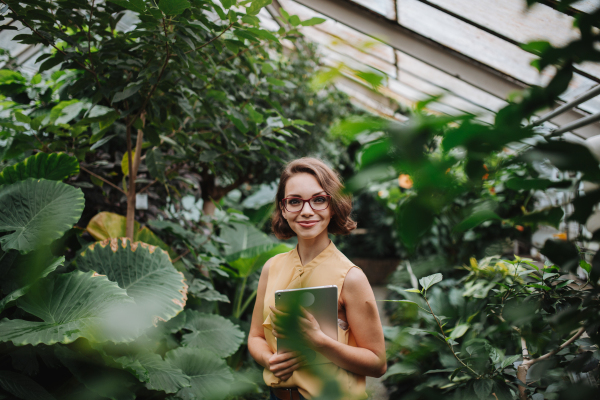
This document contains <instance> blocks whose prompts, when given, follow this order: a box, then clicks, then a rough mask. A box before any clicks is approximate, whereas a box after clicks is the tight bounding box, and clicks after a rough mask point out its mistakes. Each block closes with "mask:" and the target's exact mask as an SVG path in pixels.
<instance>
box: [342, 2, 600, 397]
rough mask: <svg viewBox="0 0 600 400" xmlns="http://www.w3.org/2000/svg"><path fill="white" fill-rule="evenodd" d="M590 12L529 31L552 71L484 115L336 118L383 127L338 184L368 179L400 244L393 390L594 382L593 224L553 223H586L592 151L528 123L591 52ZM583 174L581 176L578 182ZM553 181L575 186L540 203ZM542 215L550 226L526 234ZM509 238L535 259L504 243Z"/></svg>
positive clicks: (347, 128) (576, 391)
mask: <svg viewBox="0 0 600 400" xmlns="http://www.w3.org/2000/svg"><path fill="white" fill-rule="evenodd" d="M531 3H532V2H531ZM564 3H568V2H564ZM599 20H600V11H596V12H595V13H593V14H583V13H582V14H579V15H578V16H577V17H576V26H577V27H578V28H579V30H580V32H581V36H580V38H579V39H577V40H575V41H573V42H571V43H569V44H567V45H565V46H564V47H561V48H555V47H553V46H552V45H550V44H549V43H546V42H534V43H529V44H527V45H526V48H527V49H528V50H529V51H532V52H535V53H536V54H538V55H539V59H538V60H536V61H535V62H534V65H535V66H536V67H537V68H538V69H539V70H540V72H546V71H549V70H551V69H553V68H556V70H555V72H554V73H553V78H552V79H551V80H550V82H549V83H548V84H547V85H546V86H545V87H536V86H534V87H531V88H529V89H527V90H525V91H523V92H522V93H520V94H519V95H516V96H514V97H513V98H512V100H511V101H510V102H509V104H508V105H507V106H506V107H505V108H503V109H502V110H500V111H499V112H498V113H497V115H496V118H495V121H494V123H493V124H491V125H486V124H483V123H480V122H477V121H476V120H475V118H474V116H471V115H461V116H440V115H433V114H430V113H428V112H427V111H426V107H427V102H424V103H422V104H419V105H418V106H417V107H416V108H415V109H414V110H413V116H412V118H411V121H410V123H408V124H398V123H390V122H388V121H383V120H380V119H378V118H372V117H369V118H362V119H353V120H348V121H347V122H346V123H345V124H344V132H345V134H346V135H347V140H352V138H353V137H354V136H355V135H357V134H363V135H364V134H365V127H368V128H367V130H366V133H376V132H382V133H381V134H379V135H378V138H377V139H376V140H374V141H372V142H370V143H367V144H366V145H365V146H363V148H362V149H361V152H360V156H359V160H358V165H359V168H360V172H359V173H358V174H357V175H356V176H355V177H354V178H353V179H352V180H351V181H350V182H349V185H350V187H351V189H352V190H359V189H362V188H365V187H367V188H368V189H371V190H376V191H378V196H379V198H380V199H381V200H380V201H382V202H384V203H386V204H387V207H388V209H389V212H390V213H391V214H393V215H394V227H395V229H396V237H397V238H398V244H399V246H400V247H401V250H402V251H404V252H405V254H406V255H407V256H406V257H405V260H404V261H403V263H402V264H401V265H400V267H399V268H398V271H397V272H396V273H395V274H394V276H393V277H392V284H391V285H390V289H391V291H392V294H391V298H390V300H391V301H392V303H391V304H389V306H390V307H389V311H390V313H391V319H392V322H393V323H394V327H392V328H390V329H387V330H386V336H387V337H388V339H389V340H390V341H391V346H390V348H389V359H390V360H391V361H392V364H391V365H390V367H389V369H388V372H387V374H386V378H387V383H388V385H389V388H390V390H391V391H392V396H393V397H402V398H403V399H434V398H435V399H437V398H440V397H444V398H446V397H447V398H452V399H480V400H493V399H495V400H505V399H506V400H508V399H513V398H519V399H523V400H525V399H529V398H531V399H534V400H542V399H582V398H595V397H598V395H599V394H600V391H599V390H598V384H597V382H598V378H599V371H600V369H599V360H600V352H599V351H598V346H599V345H600V335H599V330H598V329H599V327H600V319H599V316H600V301H599V288H600V287H599V278H600V255H598V254H599V253H596V252H593V251H590V250H589V249H587V248H586V243H589V242H590V241H597V240H598V234H599V232H600V231H594V232H587V231H586V230H585V229H579V234H578V235H577V236H576V237H570V238H568V237H567V233H566V232H565V231H566V222H568V221H573V222H576V223H579V224H582V225H585V224H586V222H587V221H588V219H589V218H590V216H591V215H592V214H594V213H595V212H596V211H595V207H596V204H597V203H598V201H599V199H600V197H598V196H599V193H600V192H599V191H598V189H597V188H598V184H599V183H600V168H599V159H598V158H597V157H598V155H597V154H595V152H591V151H590V149H589V147H588V146H587V145H586V144H585V143H583V142H573V141H567V140H565V139H564V138H563V137H561V136H560V135H556V134H553V132H552V130H551V129H548V128H545V127H542V126H536V125H535V124H533V123H532V122H533V121H535V118H534V115H535V114H537V113H539V112H540V111H543V110H544V109H547V108H549V107H551V106H552V105H553V104H554V102H555V101H557V100H558V99H559V96H560V95H561V94H562V93H563V92H564V91H565V90H566V89H567V87H568V85H569V83H570V82H571V80H572V78H573V68H574V65H575V64H577V63H581V62H585V61H591V62H597V61H598V60H600V52H599V51H598V42H599V41H600V36H599V35H598V32H597V30H596V28H595V26H597V23H598V21H599ZM430 101H436V99H435V98H434V99H431V100H430ZM582 182H586V188H589V187H591V188H592V189H586V191H585V193H581V194H580V192H579V191H580V186H581V183H582ZM557 191H558V192H560V191H563V192H565V193H567V194H571V193H573V194H574V195H571V196H562V197H560V198H562V199H563V201H564V199H567V200H568V201H567V202H566V203H564V204H560V202H556V201H555V202H554V203H552V202H550V204H548V203H549V202H548V201H546V202H545V204H544V202H543V201H542V200H544V199H547V198H548V197H550V198H552V196H554V197H556V195H555V194H554V193H556V192H557ZM579 194H580V195H579ZM565 210H567V211H568V213H565ZM540 226H550V227H554V228H555V229H560V231H559V230H555V232H556V234H555V235H554V237H552V235H551V234H549V235H547V237H546V239H547V240H545V239H544V240H545V243H543V245H542V246H539V247H538V248H536V246H535V245H534V243H533V241H532V233H533V232H536V231H537V228H538V227H540ZM588 226H590V225H588ZM517 241H518V242H517ZM519 242H520V243H521V247H523V251H526V252H527V253H529V251H530V250H531V249H533V251H532V254H535V253H536V252H537V254H538V255H539V254H540V253H541V254H542V255H543V256H545V260H546V261H545V262H539V261H534V260H533V259H523V258H520V257H518V256H513V253H514V252H515V250H514V248H515V243H519ZM538 260H539V259H538ZM456 267H458V269H457V268H456Z"/></svg>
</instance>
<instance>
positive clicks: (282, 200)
mask: <svg viewBox="0 0 600 400" xmlns="http://www.w3.org/2000/svg"><path fill="white" fill-rule="evenodd" d="M315 197H327V198H328V199H329V201H328V202H327V207H325V208H322V209H320V210H315V209H314V208H313V206H312V205H311V204H310V201H311V200H312V199H314V198H315ZM288 199H294V200H301V201H302V207H300V209H299V210H298V211H290V210H288V209H287V207H286V205H285V201H286V200H288ZM305 203H308V206H309V207H310V208H311V209H312V210H313V211H323V210H327V209H328V208H329V206H330V205H331V195H328V194H317V195H314V196H313V197H311V198H310V199H308V200H304V199H302V198H300V197H284V198H283V199H281V201H280V204H281V206H282V207H283V208H284V209H285V210H286V211H287V212H289V213H299V212H300V211H302V210H304V204H305Z"/></svg>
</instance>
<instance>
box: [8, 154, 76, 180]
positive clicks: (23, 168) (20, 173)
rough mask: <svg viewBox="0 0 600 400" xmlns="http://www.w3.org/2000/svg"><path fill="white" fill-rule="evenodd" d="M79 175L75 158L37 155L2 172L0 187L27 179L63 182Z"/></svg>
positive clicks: (62, 155) (61, 155)
mask: <svg viewBox="0 0 600 400" xmlns="http://www.w3.org/2000/svg"><path fill="white" fill-rule="evenodd" d="M78 173H79V163H78V162H77V159H76V158H75V157H72V156H70V155H68V154H65V153H52V154H46V153H37V154H36V155H34V156H31V157H28V158H26V159H25V160H23V161H21V162H20V163H17V164H15V165H11V166H10V167H6V168H4V169H3V170H2V172H0V185H8V184H11V183H15V182H19V181H24V180H25V179H27V178H35V179H48V180H50V181H62V180H63V179H66V178H68V177H69V176H71V175H75V174H78Z"/></svg>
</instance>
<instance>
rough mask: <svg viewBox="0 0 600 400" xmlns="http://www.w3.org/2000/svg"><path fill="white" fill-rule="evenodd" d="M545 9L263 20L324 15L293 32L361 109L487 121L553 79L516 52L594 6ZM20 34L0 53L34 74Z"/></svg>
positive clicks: (477, 4) (396, 8)
mask: <svg viewBox="0 0 600 400" xmlns="http://www.w3.org/2000/svg"><path fill="white" fill-rule="evenodd" d="M542 3H543V4H535V5H534V6H533V7H531V8H529V9H527V8H526V6H525V0H503V1H501V2H500V1H497V0H453V1H443V0H354V1H350V0H295V1H294V0H273V4H271V5H269V6H268V7H267V8H266V9H263V10H262V11H261V13H260V17H261V21H262V24H263V26H264V27H265V28H267V29H271V30H277V29H279V24H280V23H282V22H281V20H279V19H277V17H278V16H279V13H280V12H281V8H283V10H285V11H287V12H288V13H289V14H291V15H294V14H295V15H298V16H299V17H300V19H302V20H305V19H309V18H312V17H320V18H324V19H325V20H326V21H325V22H324V23H322V24H319V25H315V26H305V27H300V30H301V31H302V33H303V34H304V35H305V36H306V37H307V39H308V40H310V41H312V42H315V43H317V44H318V45H319V49H320V52H321V54H322V55H323V61H324V63H325V64H326V65H330V66H339V65H340V64H343V65H346V66H348V67H349V68H346V69H345V70H344V72H345V76H344V78H342V79H341V80H339V81H338V82H337V83H336V85H337V86H338V88H339V89H341V90H343V91H345V92H347V93H348V94H349V95H350V97H351V98H352V99H353V101H354V102H355V103H357V104H358V105H360V106H361V107H363V108H365V109H368V110H370V111H372V112H375V113H378V114H380V115H385V116H389V117H394V118H397V119H405V118H406V117H404V116H403V115H400V114H397V113H396V108H397V107H396V103H400V104H403V105H407V106H411V105H413V104H414V103H416V102H418V101H420V100H424V99H427V98H429V97H430V96H433V95H439V94H443V97H442V98H441V99H440V100H439V101H438V102H436V103H431V104H430V105H429V106H428V107H429V109H430V110H431V111H433V112H439V113H444V114H459V113H463V112H467V113H472V114H475V115H476V116H477V118H479V119H480V120H481V121H484V122H490V121H491V120H492V119H493V115H494V113H495V112H496V111H498V110H499V109H501V108H502V107H503V106H504V105H506V99H507V98H508V96H509V95H510V94H511V93H513V92H515V91H517V90H521V89H523V88H525V87H527V86H528V85H543V84H545V83H547V82H548V81H549V79H550V78H551V77H552V73H553V71H552V70H551V69H549V68H547V69H546V70H544V73H543V74H542V75H540V74H539V73H538V71H537V70H536V69H535V68H534V67H533V66H531V61H532V60H534V59H535V58H536V56H535V55H534V54H531V53H529V52H527V51H525V50H523V49H522V48H521V47H520V45H521V44H522V43H527V42H530V41H535V40H545V41H548V42H550V43H551V44H553V45H556V46H560V45H564V44H566V43H568V42H569V41H571V40H573V39H576V38H577V37H578V35H579V31H578V30H577V29H576V28H574V27H573V21H574V17H573V15H575V14H576V13H578V12H582V11H583V12H590V11H593V10H594V8H595V7H597V6H598V4H599V2H598V1H594V0H583V1H579V2H577V3H574V4H573V5H571V7H570V8H569V9H567V10H566V11H565V12H561V11H559V10H558V9H557V8H556V7H555V2H554V1H552V0H547V1H542ZM136 21H137V18H136V17H135V14H134V13H131V12H128V13H127V15H126V16H125V17H124V18H122V19H121V21H120V22H119V26H118V29H121V30H128V29H131V28H132V26H133V25H134V24H135V23H136ZM16 24H19V22H16ZM24 29H27V28H24ZM18 33H21V32H19V31H12V30H5V31H1V32H0V47H2V48H5V49H7V50H9V51H10V53H11V55H12V56H13V57H16V60H15V63H16V64H17V65H19V66H20V68H21V69H23V70H25V71H29V72H31V73H35V71H36V70H37V65H36V64H35V60H36V59H37V56H36V55H37V54H38V53H40V52H41V51H44V49H43V48H42V46H40V45H36V46H31V45H25V44H20V43H17V42H14V41H12V40H11V39H12V38H13V37H14V36H15V35H16V34H18ZM352 70H360V71H365V70H367V71H369V70H370V71H372V72H375V73H377V74H381V75H383V76H384V77H385V79H384V81H383V82H384V83H383V85H382V86H381V87H379V88H378V90H377V91H373V90H372V89H371V87H370V85H369V83H367V82H366V81H364V80H363V79H361V78H360V77H359V76H357V75H356V74H355V73H352ZM599 83H600V64H598V63H584V64H581V65H578V66H577V69H576V73H575V77H574V79H573V80H572V82H571V84H570V87H569V89H568V90H567V92H565V93H564V94H563V96H562V100H563V101H564V102H569V101H572V100H574V99H576V98H577V97H578V96H581V95H582V94H584V93H586V92H588V91H589V90H590V89H593V88H595V87H598V86H599ZM558 105H559V104H557V106H558ZM597 113H600V97H597V98H591V99H589V100H587V101H584V102H582V103H581V104H579V105H578V106H577V107H574V108H572V109H570V110H568V111H567V112H564V113H562V114H560V115H558V116H556V117H553V118H552V119H550V121H549V122H546V123H545V127H546V128H547V129H556V128H557V127H561V126H565V125H568V124H570V123H572V122H574V121H576V120H579V119H581V118H582V117H586V116H589V115H593V114H597ZM571 132H572V133H573V134H574V135H571V134H568V135H569V136H571V137H572V138H577V139H585V138H589V137H591V136H596V135H600V123H598V122H595V123H593V124H589V125H587V126H584V127H581V128H578V129H574V130H572V131H571Z"/></svg>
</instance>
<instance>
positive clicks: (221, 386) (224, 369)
mask: <svg viewBox="0 0 600 400" xmlns="http://www.w3.org/2000/svg"><path fill="white" fill-rule="evenodd" d="M165 359H166V361H168V362H169V363H170V364H171V365H173V366H174V367H176V368H178V369H180V370H181V371H182V372H183V373H184V374H185V375H186V376H188V377H189V379H190V387H186V388H183V389H181V390H180V391H179V392H177V397H179V398H181V399H213V400H221V399H224V398H225V397H226V396H227V395H228V392H229V390H228V388H229V387H230V385H231V383H232V382H233V375H232V373H231V369H230V368H229V367H228V366H227V363H226V362H225V360H223V359H222V358H221V357H219V356H217V355H216V354H215V353H213V352H211V351H208V350H203V349H195V348H190V347H179V348H177V349H174V350H171V351H169V352H168V353H167V354H166V357H165Z"/></svg>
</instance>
